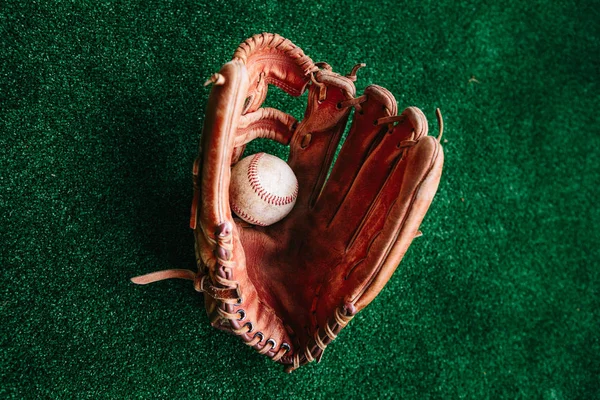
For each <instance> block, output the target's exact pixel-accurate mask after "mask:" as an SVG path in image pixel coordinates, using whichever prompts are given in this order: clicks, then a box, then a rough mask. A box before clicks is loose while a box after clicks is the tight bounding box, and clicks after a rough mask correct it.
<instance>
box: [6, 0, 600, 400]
mask: <svg viewBox="0 0 600 400" xmlns="http://www.w3.org/2000/svg"><path fill="white" fill-rule="evenodd" d="M599 10H600V4H599V3H598V2H597V1H587V2H586V1H568V0H564V1H563V0H557V1H517V0H512V1H502V2H498V1H480V2H475V1H448V0H437V1H417V0H409V1H403V2H402V1H398V2H395V1H376V2H367V1H352V2H340V1H327V2H312V1H307V0H298V1H293V2H289V3H288V2H280V3H275V2H267V3H266V4H265V3H262V2H260V1H259V2H250V1H211V2H204V3H202V2H200V1H193V0H177V1H158V0H143V1H142V0H139V1H107V0H79V1H76V0H73V1H50V0H47V1H43V0H37V1H15V0H4V1H3V2H2V3H1V4H0V44H1V46H0V130H1V131H0V215H1V218H2V220H1V226H0V232H1V236H0V237H1V243H0V256H1V258H0V263H1V265H0V276H1V279H2V280H1V285H0V310H1V311H0V318H1V321H0V378H1V384H0V397H2V398H94V399H97V398H143V399H152V398H166V399H174V398H234V399H255V398H256V399H261V398H313V397H314V398H326V399H333V398H340V399H345V398H359V399H360V398H364V399H370V398H395V399H397V398H405V399H425V398H471V399H498V398H503V399H504V398H507V399H594V398H600V343H599V333H600V312H599V307H600V293H599V288H600V273H599V264H600V263H599V261H600V254H599V246H600V240H599V236H600V235H599V234H598V232H597V230H598V225H599V224H600V218H599V214H600V213H599V212H598V195H599V194H600V193H599V190H598V188H597V187H598V185H599V184H600V179H599V177H600V170H599V168H600V167H599V165H600V157H599V156H600V128H599V125H600V117H599V110H598V104H599V100H600V45H599V43H600V12H599ZM263 31H267V32H276V33H280V34H281V35H282V36H284V37H287V38H289V39H291V40H292V41H293V42H294V43H296V44H297V45H298V46H300V47H302V48H303V49H304V51H305V52H306V53H307V54H308V55H310V56H311V57H312V58H313V59H314V60H315V61H328V62H329V63H330V64H331V65H332V66H333V67H334V69H335V70H337V71H340V72H343V73H347V72H349V71H350V69H351V67H352V66H353V65H354V64H355V63H357V62H365V63H366V64H367V68H365V69H363V70H361V71H360V72H359V80H358V82H357V88H358V90H359V91H362V90H363V89H364V87H366V86H367V85H368V84H371V83H377V84H379V85H382V86H385V87H387V88H388V89H389V90H391V92H393V93H394V94H395V95H396V99H397V101H398V103H399V108H400V109H403V108H405V107H407V106H411V105H415V106H418V107H420V108H421V109H423V110H424V112H425V114H426V115H427V117H428V118H429V121H430V125H431V128H432V129H431V130H432V131H436V128H435V127H436V122H435V114H434V110H435V108H436V107H440V108H441V109H442V111H443V114H444V117H445V122H446V131H445V135H444V137H445V139H447V142H445V144H444V146H445V152H446V163H445V167H444V174H443V176H442V181H441V185H440V188H439V192H438V194H437V195H436V198H435V199H434V202H433V205H432V207H431V209H430V212H429V213H428V215H427V216H426V218H425V220H424V222H423V225H422V230H423V232H424V236H423V237H421V238H419V239H417V240H415V242H414V243H413V246H412V247H411V248H410V249H409V251H408V253H407V255H406V257H405V258H404V260H403V262H402V264H401V265H400V267H399V268H398V270H397V272H396V273H395V274H394V276H393V277H392V279H391V281H390V282H389V284H388V285H387V287H386V288H385V289H384V290H383V291H382V293H381V294H380V296H379V297H377V299H375V301H373V303H372V304H371V306H370V307H368V308H367V309H366V310H364V311H363V312H361V313H360V314H359V315H358V316H357V317H356V318H355V319H354V320H353V321H352V323H351V324H350V325H349V326H348V327H347V328H346V329H345V330H344V331H343V332H342V333H341V334H340V337H339V339H338V340H337V341H335V342H334V344H332V345H331V346H330V347H329V348H328V349H327V351H326V353H325V355H324V358H323V361H322V362H321V363H320V364H311V365H309V366H306V367H303V368H301V369H299V370H298V371H296V372H294V373H293V374H291V375H287V374H285V373H284V372H283V369H282V368H281V366H279V365H277V364H274V363H272V362H270V361H269V360H267V359H266V358H264V357H263V356H260V355H258V354H256V353H255V352H253V351H252V350H251V349H249V348H248V347H247V346H245V345H244V344H243V343H242V342H241V341H239V340H238V339H237V338H235V337H233V336H229V335H227V334H225V333H223V332H220V331H217V330H214V329H213V328H210V327H209V325H208V321H207V317H206V315H205V312H204V310H203V308H202V305H203V300H202V296H201V295H197V294H196V293H195V292H194V290H193V288H192V285H191V284H190V283H189V282H187V281H168V282H162V283H157V284H155V285H152V286H149V287H136V286H134V285H132V284H131V283H130V282H129V278H130V277H131V276H134V275H137V274H141V273H145V272H150V271H154V270H157V269H164V268H194V265H195V264H194V255H193V239H192V232H191V231H190V229H189V228H188V215H189V206H190V201H191V194H192V186H191V165H192V162H193V159H194V158H195V156H196V151H197V145H198V140H199V135H200V131H201V127H202V122H203V114H204V108H205V106H206V101H207V97H208V91H207V90H206V89H204V88H203V87H202V83H203V82H204V80H205V79H206V78H207V77H208V76H210V74H212V73H213V72H216V71H217V70H218V69H219V68H220V66H221V65H222V64H223V63H224V62H226V61H228V60H229V59H230V58H231V56H232V54H233V51H234V50H235V48H236V46H237V45H238V44H239V43H240V42H241V41H243V40H244V39H246V38H247V37H249V36H251V35H253V34H255V33H260V32H263ZM472 78H473V79H472ZM268 101H269V104H270V105H274V106H277V107H282V108H284V109H285V110H288V111H290V112H291V113H292V114H293V115H295V116H296V117H301V116H302V113H303V104H304V102H305V99H304V98H300V99H289V98H286V96H284V95H282V94H281V93H277V92H274V93H272V95H271V96H270V97H269V99H268ZM252 149H253V150H254V151H258V150H270V151H274V152H275V153H277V154H279V155H280V156H284V157H285V154H284V153H285V152H284V149H282V148H281V147H278V146H271V147H270V146H269V145H268V144H266V143H264V142H260V143H258V144H256V145H253V146H252Z"/></svg>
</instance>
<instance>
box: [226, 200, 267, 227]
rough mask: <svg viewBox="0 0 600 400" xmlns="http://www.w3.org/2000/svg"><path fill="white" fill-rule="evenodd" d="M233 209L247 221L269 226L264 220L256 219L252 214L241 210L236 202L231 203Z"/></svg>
mask: <svg viewBox="0 0 600 400" xmlns="http://www.w3.org/2000/svg"><path fill="white" fill-rule="evenodd" d="M231 209H232V210H233V212H234V213H236V214H237V215H238V216H239V217H240V218H242V219H243V220H244V221H246V222H250V223H251V224H254V225H260V226H267V225H266V224H265V223H264V222H260V221H259V220H257V219H254V218H253V217H251V216H250V215H248V214H246V213H245V212H243V211H242V210H240V209H239V208H238V206H236V205H235V204H231Z"/></svg>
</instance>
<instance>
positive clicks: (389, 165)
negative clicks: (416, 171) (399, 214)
mask: <svg viewBox="0 0 600 400" xmlns="http://www.w3.org/2000/svg"><path fill="white" fill-rule="evenodd" d="M386 118H387V117H383V118H380V119H379V120H385V119H386ZM394 118H396V119H398V118H401V119H403V121H402V122H400V123H398V124H397V125H395V126H392V127H391V128H390V129H386V128H385V124H384V131H383V132H384V133H383V135H382V137H381V140H379V141H378V142H375V143H374V144H373V146H372V147H371V148H370V149H369V151H368V154H367V155H366V157H365V159H364V162H363V163H362V165H361V166H360V167H359V170H358V172H357V173H356V175H355V176H354V177H353V180H352V182H351V184H350V186H349V188H348V190H347V192H346V193H345V195H344V197H343V199H342V201H341V203H340V204H339V207H338V208H337V209H336V210H335V212H334V214H333V216H332V217H331V219H330V220H329V222H328V227H329V229H331V230H333V231H335V232H336V237H337V238H338V240H339V241H340V242H341V243H344V244H345V245H346V246H347V247H351V246H352V244H353V242H354V240H355V239H356V237H357V235H358V232H359V231H360V229H361V226H362V225H363V224H365V221H367V220H368V219H369V218H370V216H371V215H372V214H373V213H376V212H381V211H383V212H385V211H386V210H375V209H374V208H375V204H376V201H377V199H378V197H379V196H381V195H382V194H383V193H384V192H385V191H390V190H395V193H394V194H397V193H398V190H399V187H400V186H399V185H400V183H401V181H397V179H398V178H401V177H402V175H399V176H398V172H397V171H398V170H400V171H402V170H403V168H405V166H406V162H405V161H404V160H403V158H404V156H405V155H406V153H407V152H410V151H411V150H412V149H409V148H407V147H405V146H407V145H413V144H414V143H416V141H417V140H418V137H417V139H416V140H415V139H414V138H415V137H416V136H417V134H418V135H422V134H423V132H426V129H423V128H422V126H420V123H421V120H422V118H424V116H423V113H422V112H421V111H420V110H418V109H417V108H408V109H406V110H405V111H404V112H403V113H402V115H401V116H398V117H394ZM374 122H375V121H373V122H371V123H374ZM415 128H418V129H419V131H418V133H417V131H416V130H415ZM421 137H422V136H421ZM342 162H343V160H342ZM394 179H396V180H394ZM394 187H396V189H393V188H394ZM342 226H345V227H348V226H352V227H356V228H355V229H354V230H352V229H347V228H345V229H341V227H342ZM338 230H340V231H341V233H338Z"/></svg>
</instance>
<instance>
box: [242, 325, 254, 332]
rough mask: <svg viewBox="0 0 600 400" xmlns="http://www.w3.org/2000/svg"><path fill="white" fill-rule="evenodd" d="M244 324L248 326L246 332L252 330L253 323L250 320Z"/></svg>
mask: <svg viewBox="0 0 600 400" xmlns="http://www.w3.org/2000/svg"><path fill="white" fill-rule="evenodd" d="M244 326H247V327H248V332H247V333H250V332H252V331H253V330H254V325H252V322H246V323H245V324H244Z"/></svg>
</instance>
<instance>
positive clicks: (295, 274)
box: [140, 34, 444, 370]
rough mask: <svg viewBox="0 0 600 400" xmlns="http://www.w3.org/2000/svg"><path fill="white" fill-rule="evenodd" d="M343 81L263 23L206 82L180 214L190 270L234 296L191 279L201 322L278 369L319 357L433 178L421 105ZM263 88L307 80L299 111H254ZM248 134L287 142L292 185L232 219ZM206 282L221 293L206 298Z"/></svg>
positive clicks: (429, 194)
mask: <svg viewBox="0 0 600 400" xmlns="http://www.w3.org/2000/svg"><path fill="white" fill-rule="evenodd" d="M354 72H355V71H354ZM354 80H355V76H354V75H353V74H350V75H348V76H343V75H340V74H337V73H335V72H333V71H331V69H330V67H329V66H328V65H326V64H324V65H321V64H319V65H315V63H313V62H312V60H310V58H308V57H307V56H305V55H304V53H303V52H302V50H300V49H299V48H298V47H296V46H295V45H293V44H292V43H291V42H290V41H289V40H286V39H284V38H282V37H280V36H279V35H272V34H262V35H256V36H254V37H252V38H250V39H248V40H247V41H245V42H244V43H243V44H242V45H241V46H240V47H239V48H238V50H237V51H236V52H235V55H234V58H233V60H232V61H231V62H229V63H227V64H225V65H224V66H223V68H222V69H221V71H219V74H217V75H216V76H214V79H212V81H213V82H214V83H215V84H214V85H213V87H212V90H211V93H210V97H209V100H208V107H207V110H206V117H205V124H204V128H203V135H202V145H201V150H200V156H199V158H198V162H197V164H196V166H195V174H196V176H197V179H196V194H195V196H194V204H193V205H192V217H191V226H192V228H194V232H195V237H196V242H197V243H196V244H197V256H198V265H199V272H198V275H197V276H202V277H203V279H206V278H204V277H205V276H208V278H207V279H209V280H210V285H212V286H213V287H215V288H217V289H223V290H230V291H232V290H234V292H235V293H236V295H235V296H233V297H239V298H229V297H232V296H231V294H230V296H229V297H227V295H225V293H226V292H225V291H223V292H218V290H217V291H215V290H216V289H212V291H210V290H203V291H204V292H205V294H206V295H205V298H206V307H207V312H208V313H209V316H210V319H211V322H212V323H213V325H214V326H216V327H218V328H221V329H225V330H229V331H232V332H234V333H235V334H237V335H239V336H240V337H241V338H242V339H243V340H244V341H245V342H246V343H248V344H249V345H251V346H253V347H254V348H255V349H256V350H258V351H259V352H261V353H263V354H266V355H267V356H269V357H271V358H273V359H275V360H277V361H279V362H281V363H284V364H288V365H290V368H289V370H293V369H294V368H297V367H298V366H299V365H302V364H305V363H307V362H310V361H312V360H314V359H317V360H319V359H320V357H321V355H322V352H323V350H324V348H325V347H326V346H327V344H329V342H331V341H332V340H333V339H334V338H335V336H336V335H337V332H339V330H340V329H342V328H343V327H344V326H345V324H346V323H347V322H348V321H349V320H350V319H351V318H352V316H353V315H354V314H355V313H356V312H358V311H360V310H361V309H363V308H364V307H366V306H367V305H368V304H369V303H370V302H371V301H372V300H373V298H374V297H375V296H377V294H378V293H379V292H380V291H381V289H382V288H383V286H384V285H385V284H386V283H387V281H388V280H389V278H390V276H391V275H392V273H393V272H394V270H395V269H396V267H397V266H398V264H399V263H400V261H401V259H402V257H403V255H404V253H405V252H406V250H407V249H408V247H409V245H410V244H411V242H412V240H413V238H414V237H415V236H416V235H417V233H418V230H419V225H420V224H421V221H422V219H423V217H424V215H425V213H426V212H427V209H428V207H429V205H430V203H431V201H432V199H433V196H434V194H435V192H436V190H437V186H438V183H439V180H440V176H441V171H442V165H443V159H444V156H443V150H442V147H441V145H440V143H439V140H436V139H435V138H433V137H431V136H427V133H428V128H427V122H426V118H425V116H424V115H423V113H422V112H421V111H420V110H419V109H417V108H414V107H410V108H407V109H406V110H404V111H403V112H402V113H401V116H400V117H397V114H398V110H397V104H396V101H395V99H394V96H393V95H392V94H391V93H390V92H389V91H388V90H386V89H385V88H382V87H380V86H377V85H371V86H368V87H367V88H366V89H365V91H364V93H363V94H361V95H360V96H357V94H356V93H355V86H354V83H353V81H354ZM269 85H276V86H278V87H280V88H281V89H283V90H284V91H286V92H287V93H288V94H290V95H293V96H299V95H300V94H302V93H303V92H304V91H305V90H308V102H307V107H306V112H305V115H304V118H303V119H302V120H301V121H296V120H295V119H294V118H293V117H291V116H289V115H288V114H286V113H284V112H283V111H280V110H275V109H271V108H260V106H261V104H262V102H263V101H264V99H265V96H266V92H267V90H268V87H269ZM353 99H356V100H353ZM352 110H354V112H352ZM350 116H351V122H350V123H351V128H350V131H349V134H348V137H347V139H346V141H345V143H344V144H343V147H342V149H341V152H340V154H339V156H338V158H337V161H336V163H335V165H334V166H333V169H331V174H330V176H329V178H328V179H327V175H328V173H329V171H330V167H331V164H332V160H333V158H334V154H335V150H336V148H337V146H338V143H339V141H340V138H341V136H342V133H343V132H344V129H345V127H346V124H347V123H348V120H349V117H350ZM257 137H266V138H270V139H273V140H277V141H279V142H280V143H283V144H286V145H288V144H289V146H290V156H289V160H288V163H289V165H290V167H291V168H292V170H293V171H294V173H295V174H296V177H297V178H298V185H299V193H298V199H297V201H296V204H295V206H294V209H293V210H292V211H291V213H290V214H289V215H288V216H287V217H286V218H284V219H283V220H282V221H280V222H278V223H276V224H274V225H271V226H267V227H259V226H253V225H250V224H248V223H245V222H242V221H241V220H238V219H237V218H235V215H233V214H232V212H231V209H230V206H229V182H230V172H231V166H232V165H233V164H235V162H237V160H238V159H239V158H240V156H241V155H242V153H243V149H244V146H245V144H246V143H248V142H249V141H251V140H253V139H255V138H257ZM177 274H178V275H179V276H175V277H182V276H181V275H182V273H181V272H178V273H177ZM189 279H191V278H189ZM140 283H141V282H140ZM144 283H145V282H144ZM203 285H204V286H203ZM196 286H197V287H198V288H199V290H200V289H202V288H201V287H200V286H202V287H205V286H206V281H205V280H203V281H202V284H199V283H197V284H196ZM211 293H217V294H215V295H213V296H212V297H211ZM218 293H224V294H223V296H224V297H223V296H221V297H222V298H220V299H219V298H217V299H215V298H214V296H217V297H219V294H218ZM227 293H229V292H227Z"/></svg>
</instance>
